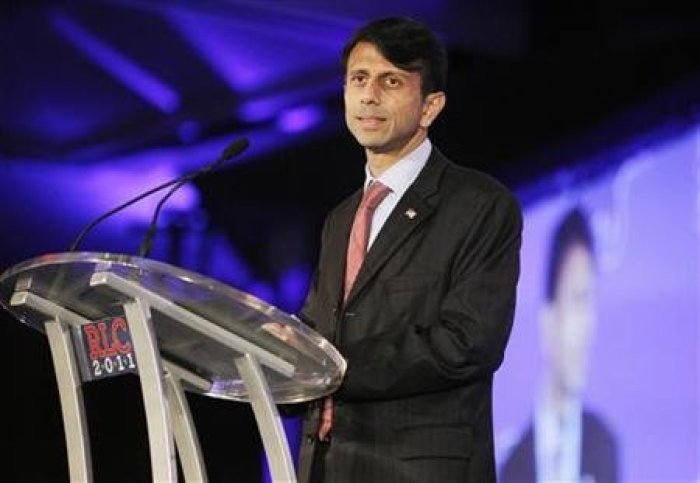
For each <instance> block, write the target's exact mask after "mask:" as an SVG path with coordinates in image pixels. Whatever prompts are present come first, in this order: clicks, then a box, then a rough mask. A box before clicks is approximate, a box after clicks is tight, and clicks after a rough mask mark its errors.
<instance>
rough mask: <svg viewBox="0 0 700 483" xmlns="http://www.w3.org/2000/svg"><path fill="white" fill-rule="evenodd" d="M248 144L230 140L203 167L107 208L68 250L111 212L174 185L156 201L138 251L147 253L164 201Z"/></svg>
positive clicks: (77, 243) (111, 213)
mask: <svg viewBox="0 0 700 483" xmlns="http://www.w3.org/2000/svg"><path fill="white" fill-rule="evenodd" d="M249 145H250V141H248V139H247V138H241V139H238V140H236V141H234V142H232V143H231V144H229V145H228V147H226V149H224V150H223V152H222V153H221V155H220V156H219V157H218V158H217V159H216V160H214V161H213V162H211V163H209V164H207V165H205V166H204V167H202V168H200V169H198V170H196V171H192V172H191V173H187V174H185V175H182V176H179V177H177V178H175V179H172V180H170V181H167V182H165V183H163V184H160V185H158V186H156V187H155V188H151V189H150V190H148V191H146V192H144V193H141V194H140V195H138V196H136V197H134V198H132V199H130V200H128V201H126V202H124V203H122V204H121V205H119V206H117V207H116V208H113V209H111V210H109V211H108V212H106V213H103V214H102V215H100V216H98V217H97V218H95V219H94V220H93V221H92V222H90V223H89V224H88V225H87V226H85V228H83V229H82V230H81V232H80V233H79V234H78V236H77V237H76V238H75V240H74V241H73V243H71V245H70V248H69V249H68V251H69V252H74V251H75V250H76V249H77V248H78V246H79V245H80V242H82V241H83V239H84V238H85V236H86V235H87V234H88V233H89V232H90V230H92V229H93V228H94V227H95V225H97V224H98V223H100V222H101V221H103V220H104V219H106V218H109V217H110V216H112V215H113V214H115V213H117V212H119V211H121V210H123V209H125V208H128V207H129V206H131V205H133V204H134V203H137V202H139V201H141V200H142V199H144V198H146V197H147V196H150V195H152V194H153V193H157V192H158V191H161V190H163V189H165V188H167V187H169V186H173V185H174V186H173V188H172V189H171V190H170V191H169V192H168V193H167V194H166V195H165V196H164V197H163V199H161V200H160V202H159V203H158V206H157V208H156V211H155V213H154V215H153V219H152V220H151V223H150V225H149V229H148V232H147V235H146V239H144V241H143V243H142V244H141V249H140V251H139V253H142V252H143V253H147V251H148V250H149V249H150V244H151V243H152V241H153V237H154V236H155V230H156V229H155V225H156V223H157V221H158V215H159V213H160V209H161V208H162V206H163V204H164V203H165V201H166V200H167V199H168V198H169V197H170V196H171V195H172V194H173V193H174V192H175V191H176V190H177V189H178V188H180V187H181V186H182V185H184V184H185V183H187V182H188V181H191V180H193V179H195V178H198V177H200V176H203V175H205V174H207V173H209V172H210V171H212V170H214V169H216V168H218V167H219V166H221V165H222V164H223V163H225V162H226V161H228V160H229V159H231V158H233V157H234V156H237V155H239V154H240V153H242V152H243V151H245V150H246V149H247V148H248V146H249ZM151 233H152V234H151ZM149 239H150V240H149Z"/></svg>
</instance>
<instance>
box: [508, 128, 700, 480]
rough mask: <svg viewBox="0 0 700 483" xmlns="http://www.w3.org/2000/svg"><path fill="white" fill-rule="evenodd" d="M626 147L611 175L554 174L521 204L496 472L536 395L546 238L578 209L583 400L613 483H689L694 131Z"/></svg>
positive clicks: (698, 216)
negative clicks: (607, 455)
mask: <svg viewBox="0 0 700 483" xmlns="http://www.w3.org/2000/svg"><path fill="white" fill-rule="evenodd" d="M627 148H628V149H626V152H627V153H628V154H626V155H624V156H623V159H622V160H620V159H618V158H619V154H612V153H613V152H612V151H611V152H610V154H609V157H610V166H614V167H611V168H610V169H607V170H605V171H604V172H602V173H599V174H598V175H597V176H595V177H589V178H588V179H586V180H584V181H572V180H575V179H576V178H577V176H575V175H574V174H575V172H574V171H571V172H569V173H558V174H557V175H556V176H554V177H552V178H551V183H549V184H548V185H546V186H541V190H539V189H538V196H537V198H536V199H534V198H533V200H532V201H530V202H528V201H527V199H525V197H523V200H524V209H525V228H524V238H523V251H522V277H521V281H520V285H519V293H518V305H517V311H516V320H515V325H514V328H513V333H512V338H511V342H510V345H509V347H508V350H507V353H506V358H505V361H504V364H503V366H502V367H501V369H500V370H499V372H498V373H497V376H496V383H495V384H496V387H495V426H496V427H495V430H496V444H497V458H498V460H499V461H498V462H499V465H501V464H502V462H503V461H504V460H505V459H506V458H507V456H508V454H509V452H510V451H511V450H512V449H513V445H514V444H515V443H516V441H517V439H518V437H519V436H520V435H521V434H522V432H523V431H524V430H525V428H526V427H527V425H528V424H529V421H530V418H531V415H532V413H533V405H534V400H535V397H536V395H537V394H538V388H539V387H540V381H541V376H540V374H541V373H540V371H541V370H542V368H543V360H544V359H543V357H542V350H541V347H542V345H541V343H540V335H539V323H538V320H539V314H540V311H541V307H542V305H543V304H544V301H545V266H546V264H547V255H548V249H549V244H550V237H551V235H552V232H553V229H554V226H555V225H556V223H558V221H559V219H560V217H561V216H562V215H563V213H565V212H566V210H568V209H569V208H570V207H572V206H574V205H579V206H581V207H583V209H584V210H585V212H586V213H587V214H588V220H589V222H590V225H591V229H592V234H593V238H594V244H595V250H596V252H595V259H596V264H597V275H598V277H597V278H598V280H597V300H598V303H597V310H596V312H597V325H596V329H595V331H594V332H593V334H592V338H591V344H590V362H589V366H588V374H587V378H586V384H585V389H584V392H583V403H582V404H583V405H584V407H588V408H590V409H591V410H592V411H594V412H595V413H596V414H598V415H599V416H600V417H601V418H602V420H604V421H605V423H606V424H607V425H608V427H609V428H610V429H611V431H612V432H613V434H614V437H615V440H616V443H617V447H618V460H619V473H620V478H621V481H626V482H662V481H663V482H695V481H700V446H699V442H698V440H699V438H700V436H699V435H700V421H699V418H700V416H699V413H700V400H699V399H700V396H699V394H700V389H699V384H700V383H699V382H698V381H699V380H700V374H699V372H700V370H699V367H700V363H699V356H698V350H699V348H700V347H699V346H700V344H699V337H698V334H699V329H698V320H699V317H698V314H699V311H698V306H699V305H700V302H699V300H700V284H699V279H700V272H699V271H698V259H699V258H700V257H699V254H700V248H699V247H700V243H699V241H700V236H699V234H700V189H699V186H700V161H698V159H699V158H700V156H699V154H700V126H696V127H694V128H691V129H687V130H683V131H682V132H679V133H678V134H677V135H675V136H670V137H667V138H665V139H664V140H657V141H655V142H653V143H650V142H645V143H643V147H641V146H640V145H639V143H638V146H637V147H636V148H634V149H629V146H628V147H627ZM616 153H619V150H618V151H616ZM602 154H603V158H604V157H605V155H604V154H605V153H602ZM613 158H616V159H613Z"/></svg>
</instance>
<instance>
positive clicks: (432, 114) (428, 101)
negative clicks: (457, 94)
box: [420, 91, 447, 129]
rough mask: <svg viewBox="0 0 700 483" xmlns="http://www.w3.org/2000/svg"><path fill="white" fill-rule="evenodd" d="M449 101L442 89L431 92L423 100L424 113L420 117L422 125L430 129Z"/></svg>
mask: <svg viewBox="0 0 700 483" xmlns="http://www.w3.org/2000/svg"><path fill="white" fill-rule="evenodd" d="M446 102H447V96H446V95H445V93H444V92H442V91H437V92H431V93H430V94H428V95H427V96H425V99H424V100H423V115H422V116H421V119H420V126H421V127H422V128H424V129H428V128H429V127H430V125H431V124H432V123H433V121H434V120H435V118H437V117H438V114H440V112H442V109H443V108H444V107H445V103H446Z"/></svg>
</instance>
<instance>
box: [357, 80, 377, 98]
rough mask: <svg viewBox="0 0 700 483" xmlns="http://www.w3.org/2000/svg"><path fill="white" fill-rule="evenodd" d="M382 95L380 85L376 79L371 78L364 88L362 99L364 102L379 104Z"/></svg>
mask: <svg viewBox="0 0 700 483" xmlns="http://www.w3.org/2000/svg"><path fill="white" fill-rule="evenodd" d="M379 96H380V89H379V85H378V83H377V81H376V80H369V81H367V83H366V84H365V85H364V87H363V88H362V94H361V96H360V101H361V102H362V103H363V104H378V103H379Z"/></svg>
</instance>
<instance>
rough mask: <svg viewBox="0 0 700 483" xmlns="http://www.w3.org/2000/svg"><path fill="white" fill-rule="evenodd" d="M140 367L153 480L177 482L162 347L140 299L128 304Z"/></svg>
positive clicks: (147, 310)
mask: <svg viewBox="0 0 700 483" xmlns="http://www.w3.org/2000/svg"><path fill="white" fill-rule="evenodd" d="M124 312H125V315H126V319H127V322H128V324H129V330H130V331H131V338H132V342H133V343H134V353H135V354H136V362H137V364H138V367H139V380H140V382H141V393H142V395H143V403H144V409H145V412H146V424H147V426H148V444H149V447H150V451H151V471H152V474H153V481H157V482H166V481H176V480H177V464H176V459H175V445H174V442H173V434H172V429H171V426H170V414H169V411H168V399H167V395H166V392H165V387H164V382H163V368H162V367H161V360H160V354H159V352H158V344H157V341H156V337H155V331H154V330H153V325H152V324H151V317H150V309H149V308H148V307H147V306H146V305H144V304H143V302H141V301H140V300H139V299H136V300H134V301H133V302H129V303H126V304H124Z"/></svg>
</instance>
